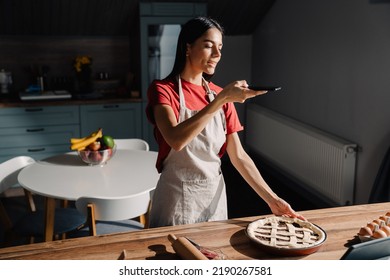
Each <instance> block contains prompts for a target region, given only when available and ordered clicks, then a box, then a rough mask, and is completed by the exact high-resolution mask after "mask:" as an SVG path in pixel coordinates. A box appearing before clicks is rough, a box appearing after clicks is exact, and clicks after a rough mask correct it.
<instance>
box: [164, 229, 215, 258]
mask: <svg viewBox="0 0 390 280" xmlns="http://www.w3.org/2000/svg"><path fill="white" fill-rule="evenodd" d="M168 240H169V241H170V242H171V244H172V248H173V250H175V252H176V254H178V255H179V256H180V257H181V258H182V259H184V260H208V258H207V257H206V256H205V255H203V254H202V253H201V252H200V251H199V250H198V249H197V248H196V247H195V246H194V245H192V244H191V242H189V241H188V240H187V239H186V238H184V237H179V238H177V237H176V236H175V235H174V234H169V235H168Z"/></svg>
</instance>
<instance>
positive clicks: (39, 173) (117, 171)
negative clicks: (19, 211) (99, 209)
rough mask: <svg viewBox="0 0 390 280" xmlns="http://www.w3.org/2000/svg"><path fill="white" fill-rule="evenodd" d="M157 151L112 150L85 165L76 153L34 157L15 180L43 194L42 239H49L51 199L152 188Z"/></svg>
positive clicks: (122, 193) (114, 194)
mask: <svg viewBox="0 0 390 280" xmlns="http://www.w3.org/2000/svg"><path fill="white" fill-rule="evenodd" d="M156 159H157V152H152V151H139V150H121V149H118V150H116V153H115V155H114V156H113V157H112V158H111V159H110V160H109V161H108V162H107V164H105V165H104V166H88V165H87V164H86V163H84V162H83V161H82V160H81V159H80V158H79V156H78V155H77V154H76V153H66V154H60V155H58V156H54V157H50V158H47V159H45V160H41V161H37V162H35V163H33V164H31V165H29V166H27V167H25V168H24V169H23V170H21V171H20V173H19V175H18V181H19V183H20V185H21V186H23V187H24V188H26V189H28V190H30V191H31V192H33V193H36V194H39V195H42V196H44V197H46V226H45V240H46V241H51V240H52V239H53V230H54V229H53V228H54V213H55V199H60V200H72V201H75V200H77V199H78V198H79V197H82V196H88V197H98V198H115V197H125V196H126V197H127V196H136V195H142V194H145V193H146V192H150V191H152V190H153V189H155V187H156V184H157V181H158V178H159V174H158V173H157V170H156V168H155V163H156Z"/></svg>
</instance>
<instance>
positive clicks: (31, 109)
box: [24, 108, 43, 112]
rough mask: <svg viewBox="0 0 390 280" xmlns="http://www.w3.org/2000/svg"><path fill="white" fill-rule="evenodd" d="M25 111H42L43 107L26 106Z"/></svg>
mask: <svg viewBox="0 0 390 280" xmlns="http://www.w3.org/2000/svg"><path fill="white" fill-rule="evenodd" d="M24 111H26V112H42V111H43V109H42V108H26V109H24Z"/></svg>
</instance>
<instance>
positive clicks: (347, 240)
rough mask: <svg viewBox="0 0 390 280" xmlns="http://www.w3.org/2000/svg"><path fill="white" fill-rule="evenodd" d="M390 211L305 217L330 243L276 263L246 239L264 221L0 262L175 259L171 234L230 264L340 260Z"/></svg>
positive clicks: (179, 230)
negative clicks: (362, 232)
mask: <svg viewBox="0 0 390 280" xmlns="http://www.w3.org/2000/svg"><path fill="white" fill-rule="evenodd" d="M389 211H390V203H389V202H387V203H378V204H367V205H355V206H346V207H337V208H327V209H317V210H310V211H303V212H301V213H302V214H303V215H304V216H305V217H306V218H307V219H308V220H309V221H311V222H313V223H315V224H317V225H319V226H320V227H322V228H323V229H324V230H325V231H326V233H327V235H328V238H327V240H326V242H325V244H324V245H323V246H322V247H321V249H320V250H319V251H317V252H316V253H313V254H311V255H307V256H301V257H284V258H282V257H278V256H273V255H269V254H266V253H264V252H262V251H260V250H259V249H258V248H257V247H256V246H254V245H253V244H252V243H251V242H250V241H249V239H248V238H247V236H246V235H245V227H246V226H247V225H248V223H250V222H252V221H254V220H256V219H258V218H261V217H264V216H258V217H247V218H239V219H230V220H226V221H220V222H206V223H200V224H191V225H182V226H172V227H162V228H155V229H146V230H141V231H135V232H128V233H119V234H110V235H105V236H94V237H82V238H75V239H66V240H60V241H52V242H45V243H37V244H31V245H24V246H16V247H9V248H4V249H1V250H0V259H27V260H28V259H30V260H31V259H34V260H37V259H56V260H61V259H66V260H69V259H76V260H81V259H87V260H94V259H104V260H109V259H111V260H115V259H118V258H119V257H120V255H121V253H122V252H123V250H125V251H126V255H127V259H141V260H145V259H146V260H161V259H177V258H178V257H177V255H176V254H175V253H174V251H173V249H172V247H171V244H170V242H169V241H168V239H167V236H168V234H169V233H173V234H175V235H176V236H177V237H179V236H186V237H189V238H190V239H192V240H194V241H195V242H197V243H199V244H201V245H203V246H205V247H212V248H219V249H221V250H222V252H223V253H225V254H226V255H227V257H228V259H233V260H234V259H236V260H246V259H305V260H306V259H307V260H309V259H314V260H337V259H340V258H341V256H342V255H343V254H344V253H345V251H346V250H347V248H348V246H349V245H352V244H354V243H356V242H358V241H357V240H356V233H357V231H358V230H359V228H360V227H361V226H363V225H366V223H367V222H371V221H372V220H373V219H376V218H378V217H379V216H381V215H384V214H386V212H389Z"/></svg>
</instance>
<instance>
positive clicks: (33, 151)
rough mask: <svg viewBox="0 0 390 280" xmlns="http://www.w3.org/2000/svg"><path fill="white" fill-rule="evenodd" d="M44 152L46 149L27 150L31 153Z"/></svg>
mask: <svg viewBox="0 0 390 280" xmlns="http://www.w3.org/2000/svg"><path fill="white" fill-rule="evenodd" d="M44 150H46V149H45V148H37V149H27V151H28V152H30V153H36V152H43V151H44Z"/></svg>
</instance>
